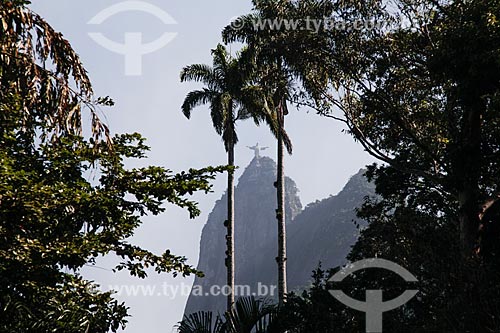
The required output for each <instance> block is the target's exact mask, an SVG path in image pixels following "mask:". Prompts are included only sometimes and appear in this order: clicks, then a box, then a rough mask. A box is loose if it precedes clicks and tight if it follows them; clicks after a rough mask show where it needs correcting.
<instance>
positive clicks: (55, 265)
mask: <svg viewBox="0 0 500 333" xmlns="http://www.w3.org/2000/svg"><path fill="white" fill-rule="evenodd" d="M99 105H101V106H102V105H112V101H111V100H110V99H109V98H99V99H95V98H94V97H93V93H92V87H91V85H90V80H89V78H88V77H87V74H86V72H85V69H84V68H83V66H82V65H81V63H80V61H79V59H78V56H77V55H76V53H75V52H74V50H73V49H72V48H71V46H70V44H69V42H68V41H66V40H65V39H64V38H62V35H61V34H59V33H57V32H55V31H54V30H53V29H52V28H51V27H50V25H49V24H48V23H47V22H45V21H44V20H43V19H42V18H41V17H40V16H38V15H37V14H35V13H33V12H31V11H30V10H28V9H27V8H26V7H25V2H24V1H2V2H1V3H0V331H2V332H102V333H104V332H109V331H117V330H118V329H119V328H120V327H121V326H124V324H125V323H126V319H125V318H126V317H127V308H126V306H125V305H124V304H120V303H118V302H117V301H116V300H114V299H113V298H112V294H111V293H110V292H101V291H99V290H98V288H97V287H98V286H97V285H96V284H95V283H93V282H91V281H87V280H86V279H85V278H83V277H82V276H81V275H80V270H81V268H82V267H83V266H86V265H92V264H94V263H95V260H96V259H97V258H98V257H101V256H104V255H107V254H114V255H116V256H117V258H119V259H120V261H119V263H118V265H117V266H116V268H115V269H116V270H123V269H125V270H128V271H130V273H131V274H132V275H135V276H138V277H141V278H144V277H146V275H147V274H146V271H147V269H149V268H153V269H154V270H155V271H156V272H158V273H161V272H170V273H172V274H174V275H176V274H182V275H183V276H186V275H190V274H201V272H198V271H197V270H196V269H194V268H193V267H191V266H190V265H188V264H187V262H186V258H184V257H182V256H176V255H174V254H172V253H170V251H168V250H167V251H165V252H164V253H163V254H155V253H152V252H150V251H148V250H146V249H142V248H140V247H138V246H136V245H134V244H132V243H129V241H128V239H129V238H130V237H131V236H132V235H133V234H134V232H135V230H136V229H137V228H138V227H139V226H140V224H141V217H142V216H144V215H146V214H153V215H158V214H160V213H162V212H163V211H164V210H165V207H164V203H171V204H174V205H177V206H180V207H183V208H185V209H186V210H187V211H188V212H189V215H190V217H191V218H193V217H195V216H197V215H198V214H199V213H200V212H199V210H198V208H197V205H196V203H195V202H193V201H191V200H190V199H189V195H191V194H193V193H194V192H196V191H205V192H207V191H209V190H210V188H211V186H210V180H211V179H213V178H214V176H215V174H216V173H219V172H222V171H224V170H225V168H206V169H201V170H189V172H181V173H173V172H172V171H170V170H168V169H165V168H163V167H155V166H146V167H139V168H134V169H128V168H126V167H125V164H126V163H127V160H128V159H142V158H145V157H146V156H145V153H146V152H147V150H148V147H147V146H146V145H145V143H144V142H145V140H144V138H142V137H141V136H140V135H139V134H123V135H116V136H114V138H111V137H110V134H109V132H108V130H107V127H106V126H105V125H103V124H102V122H101V121H100V120H99V118H98V117H97V110H98V107H99ZM83 108H85V109H86V110H88V111H89V112H90V113H91V115H92V123H91V125H92V126H91V129H92V133H93V135H90V137H84V136H83V135H82V132H83V126H82V121H81V112H82V109H83Z"/></svg>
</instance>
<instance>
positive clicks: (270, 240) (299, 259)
mask: <svg viewBox="0 0 500 333" xmlns="http://www.w3.org/2000/svg"><path fill="white" fill-rule="evenodd" d="M363 172H364V171H363V170H361V171H359V172H358V173H357V174H356V175H354V176H353V177H352V178H351V179H350V180H349V182H348V183H347V184H346V185H345V187H344V189H343V190H342V191H341V192H340V193H339V194H337V195H336V196H331V197H329V198H327V199H324V200H322V201H317V202H315V203H313V204H310V205H308V206H307V207H306V208H305V209H304V210H303V211H301V209H302V207H301V204H300V199H299V197H298V195H297V192H298V190H297V188H296V186H295V183H294V182H293V180H291V179H287V182H286V185H287V186H286V209H287V224H288V230H287V232H288V236H287V242H288V261H287V263H288V285H289V289H290V290H292V289H296V288H304V287H306V286H308V285H309V281H310V276H311V272H312V270H313V269H315V268H316V267H317V265H318V263H319V262H320V261H321V262H322V263H323V267H324V268H331V267H335V266H338V265H340V264H342V263H344V262H345V258H346V256H347V254H348V253H349V251H350V249H351V246H352V245H353V244H354V242H355V241H356V239H357V237H358V235H359V230H358V229H357V228H356V225H355V223H354V222H353V220H355V218H356V213H355V209H356V208H357V207H359V206H360V205H361V203H362V202H363V199H364V197H365V196H367V195H369V196H372V195H374V193H375V190H374V186H373V185H372V184H370V183H368V182H367V180H366V179H365V178H364V176H363ZM275 177H276V164H275V162H274V161H273V160H272V159H270V158H268V157H262V158H260V159H259V160H256V159H254V160H252V162H251V163H250V165H249V166H248V167H247V168H246V169H245V171H244V173H243V175H242V176H241V177H240V179H239V182H238V186H237V188H236V192H235V213H236V220H235V223H236V226H235V247H236V250H235V251H236V258H235V259H236V274H235V282H236V284H237V285H250V286H252V291H255V290H256V289H255V288H256V285H257V283H259V282H260V283H261V284H263V285H267V286H269V285H275V284H276V280H277V265H276V260H275V258H276V254H277V222H276V218H275V209H276V192H275V188H274V186H273V183H274V181H275ZM225 219H226V199H225V195H224V196H223V197H222V198H221V200H219V201H217V203H216V204H215V207H214V209H213V211H212V213H211V214H210V215H209V218H208V221H207V224H206V225H205V227H204V229H203V232H202V236H201V244H200V259H199V264H198V269H200V270H202V271H203V272H204V273H205V277H204V278H202V279H200V278H197V279H196V280H195V285H200V286H202V287H203V290H204V291H206V290H208V289H209V288H210V286H212V285H219V286H222V285H225V284H226V280H225V279H226V267H225V265H224V258H225V254H224V252H225V241H224V236H225V228H224V226H223V222H224V220H225ZM199 310H211V311H216V312H223V311H224V310H225V298H224V297H223V296H220V297H213V296H194V295H190V297H189V299H188V303H187V305H186V309H185V313H192V312H196V311H199Z"/></svg>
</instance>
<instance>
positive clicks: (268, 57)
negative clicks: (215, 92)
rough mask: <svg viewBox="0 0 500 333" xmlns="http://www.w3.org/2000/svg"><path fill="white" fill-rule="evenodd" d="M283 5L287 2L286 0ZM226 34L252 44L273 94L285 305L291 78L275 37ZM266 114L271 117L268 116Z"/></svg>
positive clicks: (251, 55)
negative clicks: (273, 41)
mask: <svg viewBox="0 0 500 333" xmlns="http://www.w3.org/2000/svg"><path fill="white" fill-rule="evenodd" d="M285 2H287V1H285ZM281 3H282V2H281V1H278V3H277V5H276V6H277V7H279V6H280V4H281ZM283 5H286V3H284V4H283ZM257 6H258V4H257V2H255V1H254V7H255V8H256V9H258V10H259V8H258V7H257ZM261 9H262V8H261ZM259 17H260V18H262V17H264V14H263V12H262V11H259V12H258V13H257V14H253V15H252V14H251V15H246V16H243V17H241V18H239V19H238V20H240V21H242V22H244V23H245V22H246V24H245V25H244V27H251V26H252V23H251V22H252V21H253V22H255V19H256V18H259ZM233 26H235V25H233ZM223 38H224V40H225V42H235V41H239V42H245V43H247V44H248V48H247V50H246V58H247V59H248V62H249V63H252V64H253V65H254V71H255V72H257V73H258V77H259V78H258V81H259V84H260V85H261V86H262V87H263V88H264V89H265V90H266V91H267V92H268V94H269V95H271V96H272V101H273V109H274V110H273V111H274V112H273V116H272V119H271V121H268V124H269V125H270V128H271V130H272V132H273V133H274V134H275V136H276V137H277V141H278V148H277V155H278V165H277V180H276V183H275V186H276V189H277V191H276V192H277V203H278V207H277V210H276V219H277V222H278V256H277V258H276V260H277V263H278V299H279V303H280V305H283V303H284V301H285V297H286V293H287V278H286V216H285V172H284V150H285V146H286V148H287V150H288V153H289V154H291V153H292V145H291V142H290V140H289V138H288V135H287V133H286V131H285V115H286V114H288V110H287V97H288V96H289V87H290V86H289V83H290V82H289V80H288V75H287V73H286V68H285V67H284V66H283V57H282V55H281V54H280V48H279V47H278V45H272V44H271V43H269V42H270V40H271V38H269V36H262V35H259V32H256V31H255V30H254V29H250V28H248V29H241V30H235V29H233V28H232V27H231V26H230V27H227V28H226V29H224V31H223ZM264 118H265V119H269V118H267V117H264ZM276 125H277V126H276Z"/></svg>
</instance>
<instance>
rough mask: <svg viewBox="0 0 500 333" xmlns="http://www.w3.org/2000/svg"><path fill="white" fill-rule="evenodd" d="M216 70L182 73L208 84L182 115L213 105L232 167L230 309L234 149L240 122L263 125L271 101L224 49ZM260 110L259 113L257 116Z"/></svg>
mask: <svg viewBox="0 0 500 333" xmlns="http://www.w3.org/2000/svg"><path fill="white" fill-rule="evenodd" d="M212 56H213V66H212V67H210V66H208V65H202V64H195V65H190V66H187V67H185V68H184V69H183V70H182V72H181V82H185V81H197V82H202V83H204V84H205V87H204V88H203V89H201V90H194V91H191V92H189V93H188V94H187V96H186V98H185V100H184V103H183V105H182V112H183V113H184V115H185V116H186V117H187V118H188V119H189V118H190V117H191V111H192V110H193V109H194V108H195V107H197V106H199V105H202V104H209V105H210V116H211V118H212V124H213V127H214V128H215V130H216V132H217V134H219V135H221V136H222V140H223V141H224V147H225V149H226V152H227V161H228V165H229V167H230V168H229V170H228V177H227V220H226V221H225V222H224V224H225V226H226V228H227V235H226V241H227V251H226V267H227V285H228V287H229V290H230V294H229V295H228V299H227V308H228V310H229V309H230V308H231V306H232V304H233V303H234V146H235V144H236V143H237V142H238V136H237V135H236V131H235V123H236V121H237V120H240V119H246V118H250V117H253V119H254V121H255V122H256V123H257V124H259V123H260V121H261V119H260V118H258V117H257V115H258V116H259V117H262V116H263V115H265V114H269V112H267V113H266V111H265V110H267V109H268V107H267V98H265V97H264V96H263V94H262V92H263V90H262V89H261V88H260V87H258V86H255V85H251V84H250V77H251V75H250V73H249V72H247V71H246V70H245V69H246V68H245V67H244V66H242V62H241V61H240V59H239V58H238V57H237V58H233V57H231V56H230V55H229V54H228V52H227V50H226V48H225V47H224V46H223V45H220V44H219V45H218V46H217V48H215V49H214V50H212ZM257 110H258V112H257Z"/></svg>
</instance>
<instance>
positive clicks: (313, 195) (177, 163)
mask: <svg viewBox="0 0 500 333" xmlns="http://www.w3.org/2000/svg"><path fill="white" fill-rule="evenodd" d="M121 2H123V1H115V0H113V1H110V0H106V1H104V0H100V1H97V0H87V1H77V0H33V4H32V5H31V8H32V9H33V10H34V11H36V12H38V13H39V14H41V15H42V16H43V17H44V18H46V19H47V21H48V22H49V23H50V24H51V25H52V26H53V27H54V28H55V29H56V30H58V31H61V32H62V33H63V34H64V36H65V37H66V38H67V39H69V41H70V42H71V43H72V45H73V47H74V48H75V49H76V51H77V52H78V53H79V54H80V56H81V58H82V61H83V63H84V65H85V67H86V68H87V70H88V71H89V74H90V76H91V79H92V82H93V84H94V88H95V90H96V93H97V95H100V96H107V95H109V96H111V97H112V98H113V99H114V101H115V102H116V106H115V107H114V108H112V109H109V110H106V113H105V115H106V120H107V122H108V124H109V125H110V127H111V130H112V131H113V132H118V133H123V132H140V133H141V134H143V135H144V136H145V137H146V138H148V144H149V145H150V146H151V152H150V153H149V158H148V160H147V161H146V162H145V163H148V164H153V165H161V166H165V167H167V168H169V169H172V170H174V171H180V170H187V169H189V168H191V167H195V168H200V167H204V166H208V165H220V164H224V163H225V161H226V155H225V152H224V148H223V144H222V142H221V139H220V137H218V136H217V134H216V133H215V131H214V130H213V128H212V126H211V121H210V117H209V113H208V109H207V108H206V107H200V108H199V109H197V110H195V112H194V113H193V117H192V119H191V120H187V119H185V118H184V116H183V115H182V113H181V111H180V105H181V104H182V101H183V99H184V97H185V95H186V93H187V92H188V91H190V90H192V89H195V88H198V87H200V85H198V84H196V83H184V84H181V83H180V81H179V72H180V70H181V68H182V67H183V66H185V65H188V64H193V63H207V64H210V63H211V57H210V50H211V49H212V48H214V47H215V46H216V45H217V43H218V42H220V31H221V29H222V28H223V27H224V26H226V25H227V24H228V23H229V22H230V21H231V19H232V18H234V17H236V16H239V15H241V14H244V13H247V12H248V11H249V10H250V9H251V2H250V0H244V1H243V0H238V1H235V0H217V1H206V0H178V1H158V0H157V1H139V2H142V3H143V4H146V6H145V7H147V4H152V5H155V6H156V7H158V8H160V9H161V10H162V11H164V12H166V13H168V14H169V15H170V16H171V17H172V18H173V19H175V21H176V22H177V24H164V23H163V22H162V21H161V19H160V18H158V17H155V16H154V15H152V14H149V13H146V12H139V11H129V12H121V13H118V14H116V15H114V16H112V17H109V18H108V19H107V20H105V21H103V22H102V24H100V25H89V24H88V22H89V21H90V20H91V19H92V18H93V17H94V16H95V15H96V14H98V13H99V12H101V11H102V10H103V9H106V8H109V7H110V6H112V5H115V4H119V3H121ZM136 2H138V1H136ZM158 12H159V11H158ZM134 32H135V33H138V32H140V33H142V42H143V43H149V42H153V41H155V40H156V39H158V38H160V37H161V36H162V35H163V34H164V33H166V32H170V33H177V35H176V37H175V38H174V39H173V40H172V41H171V42H170V43H168V44H167V45H166V46H165V47H163V48H161V49H159V50H158V51H156V52H154V53H151V54H147V55H145V56H143V58H142V75H140V76H126V75H125V69H124V68H125V65H124V64H125V61H124V56H123V55H120V54H117V53H113V52H111V51H109V50H107V49H105V48H103V47H102V46H100V45H98V44H97V43H96V42H95V41H94V40H93V39H92V38H91V37H90V36H89V33H102V35H103V36H105V37H106V38H108V39H110V40H113V41H115V42H117V43H119V44H122V43H123V42H124V40H125V37H124V36H125V33H134ZM135 36H137V34H136V35H135ZM286 121H287V124H286V126H287V129H288V132H289V134H290V136H291V138H292V141H293V143H294V154H293V156H290V157H287V158H286V161H285V168H286V174H287V175H288V176H289V177H291V178H293V179H294V180H295V182H296V183H297V186H298V188H299V190H300V197H301V200H302V203H303V205H304V206H305V205H306V204H307V203H309V202H311V201H315V200H316V199H323V198H325V197H328V196H329V195H331V194H336V193H337V192H338V191H339V190H340V189H341V188H342V186H343V185H344V184H345V183H346V181H347V180H348V178H349V177H350V176H351V175H352V174H354V173H356V172H357V171H358V169H359V168H361V167H363V166H364V165H366V164H369V163H372V162H373V160H372V159H371V158H370V157H369V156H368V154H366V153H365V152H363V150H362V148H361V147H360V145H358V144H356V143H354V141H353V140H352V138H351V137H350V136H348V135H346V134H343V133H341V130H342V128H343V127H342V126H341V124H339V123H336V122H334V121H333V120H330V119H325V118H320V117H318V116H316V115H315V114H314V113H307V112H306V111H304V110H298V111H297V110H295V109H292V110H291V112H290V115H289V116H288V117H287V119H286ZM237 130H238V133H239V137H240V144H239V145H238V146H237V147H236V164H237V165H239V166H240V167H241V168H240V169H239V170H238V172H237V177H238V176H239V175H240V174H241V172H242V170H243V169H244V168H245V167H246V165H247V164H248V163H249V162H250V160H251V159H252V158H253V152H252V151H251V150H249V149H248V148H246V146H247V145H254V144H255V143H256V142H257V141H258V142H259V143H260V144H261V145H266V146H270V147H272V149H269V150H266V151H265V152H264V155H268V156H271V157H273V158H274V155H275V150H276V148H275V147H276V145H275V143H274V139H273V138H272V137H271V135H270V134H269V133H268V130H267V129H266V128H265V127H261V128H257V127H255V125H254V124H253V123H252V122H248V123H239V124H238V127H237ZM134 165H135V164H134ZM224 190H225V176H220V177H219V178H218V180H217V181H216V182H215V183H214V193H211V194H208V195H204V194H203V195H202V194H200V195H196V196H195V198H196V199H197V200H198V201H199V203H200V208H201V209H202V212H203V213H202V215H201V216H200V217H199V218H197V219H195V220H189V218H188V214H187V213H186V212H184V211H182V210H180V209H177V208H175V207H169V208H168V211H167V212H166V213H165V214H163V215H161V216H157V217H147V218H145V219H144V225H143V226H142V227H141V228H140V230H138V232H137V234H136V236H135V237H134V239H133V241H134V242H136V243H138V244H139V245H142V246H144V247H146V248H147V249H149V250H153V251H156V252H158V253H160V252H163V251H164V250H165V249H167V248H168V249H171V250H172V252H173V253H174V254H176V255H184V256H187V257H188V258H189V260H190V263H191V264H193V265H196V263H197V260H198V252H199V240H200V233H201V229H202V227H203V225H204V223H205V222H206V220H207V215H208V213H209V212H210V211H211V209H212V207H213V205H214V202H215V201H216V200H217V199H219V198H220V196H221V195H222V193H223V192H224ZM98 266H99V267H92V268H88V269H85V270H84V275H85V276H86V277H88V278H90V279H93V280H95V281H96V282H98V283H100V284H101V285H102V287H103V289H108V288H109V286H110V285H113V286H120V285H126V286H137V285H144V286H146V287H147V288H156V289H154V292H153V295H150V296H146V295H137V296H125V295H123V294H122V295H118V296H117V298H118V299H120V300H123V301H125V302H126V303H127V305H128V306H129V307H130V308H131V309H130V314H132V316H133V317H132V318H130V319H129V324H128V326H127V329H126V332H130V333H143V332H148V333H159V332H163V333H164V332H172V331H173V326H174V325H175V324H176V323H177V322H178V321H179V320H180V319H181V317H182V313H183V310H184V305H185V302H186V300H187V295H183V296H177V297H169V296H165V295H158V293H160V290H161V293H162V294H163V290H164V289H163V286H164V285H168V286H172V287H174V288H175V287H176V286H182V285H183V284H184V285H189V284H192V281H193V280H192V278H189V279H183V278H182V277H178V278H176V279H174V278H172V277H171V276H168V275H166V274H165V275H161V276H158V275H156V274H155V273H151V274H150V276H149V277H148V279H146V280H140V279H136V278H132V277H129V276H128V275H127V274H122V273H121V274H113V273H112V272H111V271H110V269H111V268H112V263H111V262H110V260H101V261H100V262H99V263H98ZM169 288H171V287H169ZM149 290H150V291H151V289H149ZM172 290H173V289H172ZM122 291H123V289H122ZM168 293H169V295H171V293H170V292H168Z"/></svg>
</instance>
